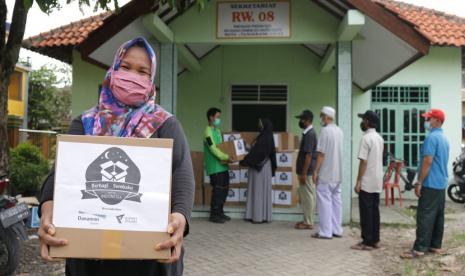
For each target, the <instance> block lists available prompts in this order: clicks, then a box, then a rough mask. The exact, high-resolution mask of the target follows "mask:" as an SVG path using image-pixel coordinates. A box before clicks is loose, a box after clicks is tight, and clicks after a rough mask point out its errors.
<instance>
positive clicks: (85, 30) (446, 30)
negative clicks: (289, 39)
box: [23, 0, 465, 62]
mask: <svg viewBox="0 0 465 276" xmlns="http://www.w3.org/2000/svg"><path fill="white" fill-rule="evenodd" d="M371 1H373V2H376V3H378V4H379V5H381V6H382V7H384V8H385V9H387V10H389V11H391V12H392V13H394V14H396V15H397V16H399V17H400V18H401V19H403V20H405V21H407V22H409V23H410V24H412V25H413V27H414V28H415V29H416V30H417V31H418V32H420V33H421V34H422V35H423V36H424V37H426V38H427V39H428V40H429V41H430V42H431V44H432V45H440V46H455V47H462V46H465V18H461V17H458V16H454V15H449V14H446V13H444V12H439V11H436V10H432V9H428V8H424V7H419V6H415V5H411V4H406V3H401V2H398V1H393V0H371ZM111 14H112V12H104V13H101V14H99V15H96V16H92V17H89V18H85V19H82V20H79V21H76V22H72V23H70V24H68V25H65V26H62V27H58V28H55V29H53V30H50V31H48V32H45V33H41V34H39V35H36V36H33V37H30V38H28V39H26V40H24V43H23V46H24V47H26V48H28V49H31V50H36V51H37V52H41V53H43V54H46V55H50V56H53V57H56V58H58V59H60V60H63V61H66V62H69V55H70V51H71V50H69V48H70V47H74V46H78V45H79V44H81V42H83V41H84V40H86V39H87V37H88V36H89V34H90V33H91V32H93V31H95V30H96V29H98V28H99V27H100V26H102V25H103V24H104V20H105V19H106V18H108V17H109V16H110V15H111ZM60 48H61V49H62V48H68V49H67V51H66V53H64V52H63V51H61V52H59V51H60Z"/></svg>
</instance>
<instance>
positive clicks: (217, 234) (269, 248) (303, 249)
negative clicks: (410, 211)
mask: <svg viewBox="0 0 465 276" xmlns="http://www.w3.org/2000/svg"><path fill="white" fill-rule="evenodd" d="M292 227H293V223H292V222H273V223H271V224H263V225H254V224H251V223H248V222H244V221H242V220H232V221H231V222H229V223H226V224H224V225H217V224H213V223H209V222H207V221H206V220H205V219H201V218H198V219H194V220H193V221H192V228H191V229H192V231H191V234H190V235H189V236H188V238H187V239H186V257H185V275H187V276H189V275H199V276H200V275H202V276H204V275H238V276H239V275H280V276H281V275H338V276H340V275H377V269H376V266H375V265H374V260H373V257H372V255H371V254H370V253H368V252H359V251H357V252H354V251H353V250H350V249H349V247H350V246H351V245H352V244H354V243H355V242H357V241H358V240H357V238H355V237H356V235H358V233H354V232H352V231H351V230H348V228H345V230H346V233H345V235H344V238H342V239H333V240H317V239H313V238H311V237H310V234H311V233H312V232H310V231H308V230H306V231H303V230H300V231H298V230H294V229H293V228H292Z"/></svg>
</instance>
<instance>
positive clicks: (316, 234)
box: [311, 233, 332, 240]
mask: <svg viewBox="0 0 465 276" xmlns="http://www.w3.org/2000/svg"><path fill="white" fill-rule="evenodd" d="M311 237H312V238H315V239H321V240H331V239H332V238H328V237H323V236H320V234H318V233H315V234H313V235H312V236H311Z"/></svg>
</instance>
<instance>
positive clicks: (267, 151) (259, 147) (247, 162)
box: [240, 119, 277, 176]
mask: <svg viewBox="0 0 465 276" xmlns="http://www.w3.org/2000/svg"><path fill="white" fill-rule="evenodd" d="M261 122H262V125H263V128H262V129H261V130H260V134H259V135H258V137H257V138H256V139H255V141H254V142H253V143H252V149H251V150H250V152H249V153H248V154H247V155H246V156H245V157H244V160H242V161H241V163H240V164H241V166H246V167H251V168H253V169H256V170H257V171H261V169H262V167H263V165H265V161H266V160H267V159H268V158H270V161H271V169H272V172H273V176H274V174H275V171H276V167H277V165H276V147H275V144H274V138H273V123H272V122H271V120H269V119H261Z"/></svg>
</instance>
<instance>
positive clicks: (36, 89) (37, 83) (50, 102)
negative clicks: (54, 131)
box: [28, 65, 71, 129]
mask: <svg viewBox="0 0 465 276" xmlns="http://www.w3.org/2000/svg"><path fill="white" fill-rule="evenodd" d="M63 71H67V69H63V68H59V67H57V66H47V65H44V66H42V67H41V68H40V69H38V70H34V71H32V72H31V74H30V76H29V99H28V100H29V103H28V119H29V122H28V127H29V128H31V129H50V128H51V127H59V126H60V125H61V123H62V121H64V120H69V119H70V111H71V89H70V88H69V84H70V81H69V72H67V74H65V77H64V78H61V79H59V78H58V76H57V74H56V72H63ZM60 84H62V85H65V86H64V87H63V88H59V87H58V86H59V85H60Z"/></svg>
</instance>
